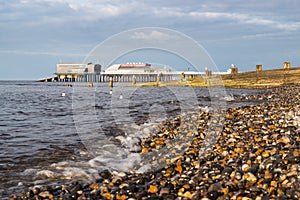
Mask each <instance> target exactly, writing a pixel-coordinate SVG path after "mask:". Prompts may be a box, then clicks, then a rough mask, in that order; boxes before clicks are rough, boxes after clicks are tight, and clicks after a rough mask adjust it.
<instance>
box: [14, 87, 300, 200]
mask: <svg viewBox="0 0 300 200" xmlns="http://www.w3.org/2000/svg"><path fill="white" fill-rule="evenodd" d="M235 101H240V102H242V101H245V102H246V101H252V102H254V101H255V102H256V103H257V104H256V105H250V106H244V107H238V108H236V107H233V108H228V109H227V110H226V113H225V114H224V115H222V116H225V119H224V121H223V129H220V128H219V130H220V131H221V135H220V137H219V138H216V137H215V135H214V134H213V131H211V132H209V133H208V132H207V129H208V128H209V127H211V126H212V125H214V124H218V120H216V119H217V118H218V117H219V116H214V118H216V119H215V120H210V119H211V118H212V113H213V112H209V113H208V112H204V111H200V112H199V113H195V112H191V113H188V112H187V113H185V114H184V115H183V116H178V117H177V118H176V119H173V120H172V119H168V120H166V121H164V122H163V123H162V124H161V125H155V126H156V127H155V133H153V132H152V129H145V130H144V132H145V134H147V135H148V134H149V137H146V138H145V139H143V140H142V141H141V152H140V154H141V155H145V156H146V155H147V154H149V153H153V152H157V151H159V150H160V149H163V148H166V149H169V148H172V150H173V149H174V146H175V144H176V143H174V141H175V142H176V141H182V140H185V139H191V142H190V143H188V144H187V145H182V146H181V147H179V148H178V149H174V150H173V151H171V153H170V155H168V156H166V155H163V156H160V157H159V155H154V156H153V159H152V160H153V163H151V165H152V166H154V167H155V163H157V165H158V164H161V163H164V165H163V166H162V168H160V169H159V170H157V171H154V172H146V173H141V174H138V173H135V172H134V171H133V172H130V173H129V172H128V173H124V172H116V171H109V170H107V169H105V170H101V171H99V177H100V179H99V180H98V181H97V182H95V183H79V182H76V180H74V183H73V184H71V185H69V186H58V187H53V188H51V187H50V186H49V187H45V188H33V190H28V191H27V192H24V193H22V194H20V195H13V196H12V198H11V199H30V198H33V197H36V198H44V199H101V198H102V199H117V200H125V199H197V200H198V199H203V200H213V199H218V200H222V199H224V200H227V199H238V200H250V199H255V200H267V199H278V200H281V199H282V200H283V199H284V200H285V199H292V200H296V199H297V200H298V199H300V190H299V188H300V175H299V174H300V165H299V163H300V151H299V146H300V134H299V133H300V129H299V127H300V106H299V105H300V86H299V85H289V86H282V87H276V88H271V89H268V90H267V91H264V92H262V93H261V94H259V95H250V96H240V97H238V96H235ZM220 117H221V114H220ZM195 126H196V127H197V128H196V130H191V127H195ZM151 133H152V134H151ZM208 138H209V140H206V139H208ZM205 142H208V143H205ZM210 143H211V144H213V145H212V147H211V148H210V150H209V151H208V150H207V151H205V152H202V151H201V148H202V145H207V144H210ZM158 161H159V162H158ZM140 164H141V166H143V165H145V166H146V164H149V163H142V162H141V163H140ZM141 166H140V167H141Z"/></svg>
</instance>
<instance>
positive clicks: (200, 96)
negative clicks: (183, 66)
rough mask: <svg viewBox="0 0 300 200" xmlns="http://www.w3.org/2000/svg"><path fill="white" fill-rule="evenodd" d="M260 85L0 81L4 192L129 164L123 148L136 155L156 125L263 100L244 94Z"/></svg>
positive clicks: (88, 177) (87, 177) (0, 182)
mask: <svg viewBox="0 0 300 200" xmlns="http://www.w3.org/2000/svg"><path fill="white" fill-rule="evenodd" d="M126 84H127V85H126ZM261 92H262V91H260V90H247V89H224V88H218V89H207V88H197V87H132V86H131V85H130V84H128V83H114V87H113V88H110V87H109V84H108V83H94V85H93V87H88V85H87V83H61V82H48V83H41V82H35V81H0V105H1V107H0V196H1V197H9V196H11V195H13V194H20V193H21V192H22V191H24V190H26V189H28V188H33V187H36V186H39V187H43V186H45V185H50V186H53V185H61V184H65V185H66V184H68V183H70V182H72V181H76V180H77V181H86V182H89V181H90V182H92V181H93V180H95V179H96V178H97V177H98V172H99V170H102V169H106V168H108V169H114V170H117V171H126V170H130V162H129V161H128V160H126V159H124V158H123V157H124V155H123V154H124V152H127V151H128V152H135V154H133V155H136V153H137V152H139V147H138V143H139V141H140V139H141V138H143V137H147V136H149V134H152V132H153V130H154V128H153V127H155V125H157V124H161V123H162V122H164V121H165V120H167V119H169V120H170V119H171V120H172V119H176V118H177V117H178V116H180V115H185V114H186V113H189V112H199V111H201V110H204V111H208V112H209V111H210V110H218V109H226V108H228V107H239V106H244V105H251V104H254V103H259V102H253V101H242V100H240V99H241V98H239V97H241V96H242V97H243V96H247V95H256V94H260V93H261ZM237 99H239V100H237ZM122 153H123V154H122ZM130 155H131V154H130ZM127 156H128V155H127Z"/></svg>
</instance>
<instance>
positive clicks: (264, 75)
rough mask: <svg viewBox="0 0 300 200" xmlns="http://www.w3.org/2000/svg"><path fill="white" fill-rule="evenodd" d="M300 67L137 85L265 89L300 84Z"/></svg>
mask: <svg viewBox="0 0 300 200" xmlns="http://www.w3.org/2000/svg"><path fill="white" fill-rule="evenodd" d="M299 76H300V67H295V68H290V69H272V70H262V71H249V72H240V73H235V74H225V75H212V76H203V77H196V78H185V79H182V80H178V81H166V82H148V83H140V84H137V86H142V87H146V86H150V87H152V86H158V87H165V86H191V87H204V88H208V87H225V88H244V89H265V88H271V87H278V86H284V85H293V84H300V80H299V78H298V77H299Z"/></svg>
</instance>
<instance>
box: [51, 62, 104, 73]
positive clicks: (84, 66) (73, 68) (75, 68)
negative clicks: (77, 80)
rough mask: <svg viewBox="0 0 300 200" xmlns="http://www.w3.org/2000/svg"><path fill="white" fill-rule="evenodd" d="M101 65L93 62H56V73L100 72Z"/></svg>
mask: <svg viewBox="0 0 300 200" xmlns="http://www.w3.org/2000/svg"><path fill="white" fill-rule="evenodd" d="M100 71H101V65H99V64H93V63H58V64H57V65H56V74H86V73H100Z"/></svg>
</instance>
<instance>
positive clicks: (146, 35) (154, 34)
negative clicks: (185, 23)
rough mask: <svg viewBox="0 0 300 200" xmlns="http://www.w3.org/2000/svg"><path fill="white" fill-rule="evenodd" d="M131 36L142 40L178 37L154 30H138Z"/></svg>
mask: <svg viewBox="0 0 300 200" xmlns="http://www.w3.org/2000/svg"><path fill="white" fill-rule="evenodd" d="M131 38H132V39H141V40H152V41H153V40H154V41H155V40H156V41H159V40H160V41H161V40H174V39H176V38H177V36H175V35H172V34H168V33H163V32H160V31H156V30H153V31H151V32H138V31H137V32H134V34H133V35H132V36H131Z"/></svg>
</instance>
